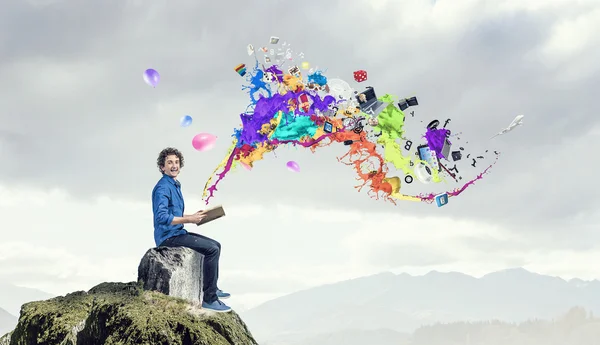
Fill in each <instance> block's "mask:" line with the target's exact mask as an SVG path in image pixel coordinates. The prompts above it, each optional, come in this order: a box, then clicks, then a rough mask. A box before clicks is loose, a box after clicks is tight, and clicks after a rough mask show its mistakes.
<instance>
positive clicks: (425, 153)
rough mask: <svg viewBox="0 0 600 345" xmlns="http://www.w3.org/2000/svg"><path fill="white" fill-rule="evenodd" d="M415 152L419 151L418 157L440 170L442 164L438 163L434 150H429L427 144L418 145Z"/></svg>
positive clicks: (438, 159)
mask: <svg viewBox="0 0 600 345" xmlns="http://www.w3.org/2000/svg"><path fill="white" fill-rule="evenodd" d="M417 152H418V153H419V158H420V159H421V160H422V161H425V162H427V164H429V165H430V166H431V167H432V168H433V169H437V171H438V172H439V171H442V166H441V165H440V158H439V157H438V156H437V155H436V154H435V151H431V149H430V148H429V145H420V146H418V147H417Z"/></svg>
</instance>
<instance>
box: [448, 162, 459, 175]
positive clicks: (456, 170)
mask: <svg viewBox="0 0 600 345" xmlns="http://www.w3.org/2000/svg"><path fill="white" fill-rule="evenodd" d="M448 171H454V172H455V173H457V174H458V169H456V164H454V166H453V167H452V168H450V169H448Z"/></svg>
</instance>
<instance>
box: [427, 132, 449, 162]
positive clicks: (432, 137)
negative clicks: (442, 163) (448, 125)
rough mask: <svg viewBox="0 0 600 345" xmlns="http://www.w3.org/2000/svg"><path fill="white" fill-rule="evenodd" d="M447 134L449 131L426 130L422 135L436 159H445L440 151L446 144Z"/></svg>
mask: <svg viewBox="0 0 600 345" xmlns="http://www.w3.org/2000/svg"><path fill="white" fill-rule="evenodd" d="M449 132H450V131H449V130H447V129H443V128H442V129H431V128H427V132H426V133H425V135H424V137H425V139H426V140H427V145H428V146H429V149H430V150H432V151H435V153H436V155H437V156H438V157H442V158H447V157H444V154H443V153H442V149H443V148H444V143H445V142H446V138H448V135H449Z"/></svg>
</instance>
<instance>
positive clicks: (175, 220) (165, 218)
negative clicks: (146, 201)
mask: <svg viewBox="0 0 600 345" xmlns="http://www.w3.org/2000/svg"><path fill="white" fill-rule="evenodd" d="M168 193H169V191H168V190H167V188H165V187H162V186H161V187H158V188H157V189H156V192H155V193H154V200H153V204H154V205H153V211H154V220H156V222H157V223H158V224H161V225H176V224H186V223H191V222H190V220H189V218H190V217H189V216H185V215H184V216H183V217H175V216H174V215H172V214H170V213H169V196H168Z"/></svg>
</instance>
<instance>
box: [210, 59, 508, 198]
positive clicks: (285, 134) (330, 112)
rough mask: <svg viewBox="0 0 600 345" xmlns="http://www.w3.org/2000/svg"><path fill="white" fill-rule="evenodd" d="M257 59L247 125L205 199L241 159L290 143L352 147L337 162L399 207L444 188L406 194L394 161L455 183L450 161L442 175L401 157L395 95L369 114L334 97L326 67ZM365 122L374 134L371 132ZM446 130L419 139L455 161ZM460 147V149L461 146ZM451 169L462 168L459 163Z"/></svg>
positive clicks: (400, 115) (246, 163) (407, 170)
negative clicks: (306, 68) (306, 70)
mask: <svg viewBox="0 0 600 345" xmlns="http://www.w3.org/2000/svg"><path fill="white" fill-rule="evenodd" d="M288 52H289V48H288ZM302 57H303V56H302ZM255 58H256V59H257V60H256V63H255V67H254V68H253V70H252V71H248V72H247V76H246V81H247V82H248V84H247V85H244V86H242V90H246V91H247V92H248V94H249V96H250V104H249V106H248V108H247V109H246V112H245V113H243V114H241V115H240V118H241V121H242V127H241V128H237V129H234V133H233V135H232V137H233V142H232V144H231V147H230V148H229V152H228V153H227V156H226V157H225V158H224V159H223V161H222V162H221V163H220V164H219V165H218V166H217V168H216V169H215V171H214V172H213V174H212V175H211V177H210V178H209V179H208V181H207V182H206V185H205V187H204V193H203V199H204V201H205V202H206V204H208V203H209V200H210V199H211V198H212V197H213V196H214V194H215V192H216V191H217V185H218V184H219V182H221V181H222V180H223V179H224V178H225V176H226V175H227V173H228V172H229V171H231V170H232V169H233V168H235V167H236V165H237V164H238V163H239V164H240V165H242V166H243V167H244V168H246V169H247V170H250V169H252V167H253V165H254V163H255V162H256V161H259V160H262V159H263V158H264V156H265V154H266V153H269V152H272V151H274V150H276V149H277V148H278V147H280V146H281V145H288V144H292V145H294V146H297V145H299V146H302V147H305V148H309V149H310V150H311V151H312V152H313V153H314V152H316V150H317V149H318V148H320V147H324V146H329V145H331V144H343V145H346V146H348V152H347V153H346V154H344V155H342V156H341V157H339V158H338V161H340V162H341V163H343V164H346V165H348V166H351V167H352V168H353V169H354V170H355V171H356V173H357V175H358V180H359V181H360V184H359V185H357V186H355V188H356V189H358V191H362V190H363V189H365V188H367V189H368V191H367V194H368V195H370V196H371V197H372V198H375V199H380V198H381V199H384V200H386V201H390V202H392V203H394V204H396V200H409V201H422V202H427V203H432V202H433V201H434V200H435V196H436V195H439V194H440V193H421V194H418V195H410V194H404V193H402V192H401V181H402V178H400V177H399V176H388V172H389V169H388V167H390V166H393V167H394V168H395V169H396V170H398V171H401V172H402V173H404V174H405V175H406V176H410V177H411V178H410V181H412V180H413V179H412V177H414V176H415V174H414V166H415V165H416V164H425V165H426V166H427V167H428V169H427V170H428V171H429V172H430V173H431V181H432V182H434V183H439V182H443V181H444V179H443V178H442V176H441V174H449V175H450V176H451V177H452V178H453V179H454V180H455V181H458V180H457V179H456V175H457V174H454V173H452V172H450V171H449V170H448V169H447V168H446V167H445V166H444V170H440V171H439V172H438V170H436V169H434V168H432V167H431V166H430V164H429V163H428V162H427V161H425V160H421V159H420V158H414V157H415V156H417V155H411V154H410V153H409V154H408V155H404V154H403V148H406V147H407V146H404V144H401V142H402V141H405V142H406V140H407V139H406V135H405V134H406V133H405V132H404V121H405V114H404V112H403V111H402V110H400V109H399V108H398V107H396V105H395V104H394V103H395V102H397V101H398V99H396V98H395V97H394V96H392V95H389V94H386V95H384V96H382V97H379V98H376V99H371V100H368V101H369V102H375V101H378V102H380V103H379V104H380V105H383V106H381V107H380V108H379V109H378V112H377V114H374V113H372V112H370V111H369V112H368V113H370V115H369V114H367V112H365V111H364V109H362V108H360V105H359V103H357V101H356V100H354V99H350V100H349V99H344V98H342V97H337V98H336V97H335V96H334V95H332V94H329V87H328V85H327V82H328V79H327V77H326V76H325V75H324V74H323V72H322V71H320V70H318V71H316V72H311V73H310V74H309V75H308V76H307V80H304V78H303V76H302V73H301V72H300V69H299V68H298V67H297V66H293V65H292V66H290V67H288V68H287V70H288V73H286V72H284V70H286V68H284V67H283V64H285V63H286V62H287V61H285V62H284V61H274V62H273V63H272V64H271V65H270V66H268V67H266V68H265V67H264V66H262V69H261V68H259V63H258V57H255ZM267 60H268V61H270V58H268V57H267V55H265V61H267ZM288 60H293V59H288ZM332 89H333V88H332ZM341 91H343V92H344V93H347V94H348V93H350V94H352V93H355V92H354V90H341ZM341 91H340V90H339V87H338V86H337V85H336V90H335V92H336V93H338V94H339V93H340V92H341ZM358 98H359V97H357V99H358ZM386 104H387V105H386ZM248 109H252V110H251V111H248ZM369 124H371V125H374V126H370V125H369ZM368 126H370V127H371V128H370V130H371V131H372V132H373V133H377V134H375V135H369V134H368V131H367V129H366V127H368ZM449 134H450V132H449V130H446V129H437V128H427V130H426V132H425V133H424V134H421V135H420V136H419V137H420V138H424V139H425V140H426V142H427V143H426V144H427V145H428V146H429V149H430V151H431V152H435V154H436V155H437V156H438V157H439V158H442V159H444V160H445V161H448V162H450V160H449V159H450V158H449V157H444V154H443V148H444V145H445V143H446V142H448V143H450V142H449V139H448V138H449ZM411 144H412V143H411ZM450 144H451V143H450ZM417 146H418V145H414V147H417ZM380 148H383V152H382V153H380V152H379V151H378V150H379V149H380ZM460 149H461V150H462V147H461V148H460ZM412 150H415V149H414V148H413V149H412ZM408 151H410V150H408ZM486 152H487V151H486ZM495 154H496V157H495V160H494V161H493V163H492V164H490V165H489V166H487V167H486V168H485V169H484V170H483V171H482V172H480V173H479V174H477V175H476V177H475V178H473V179H471V180H469V181H467V182H464V183H463V184H462V186H460V187H458V188H454V189H452V190H450V191H447V192H446V193H447V195H448V197H456V196H458V195H460V194H461V193H462V192H464V191H465V190H466V189H467V188H468V187H469V186H472V185H473V184H474V183H475V182H476V181H477V180H480V179H482V178H483V175H485V174H486V173H488V171H489V170H490V169H491V168H492V166H493V165H494V164H495V163H496V162H497V160H498V156H499V154H498V153H497V152H495ZM411 157H413V158H411ZM417 157H419V156H417ZM453 157H454V156H453ZM479 158H483V157H479ZM454 160H455V161H456V159H454ZM440 162H441V160H440ZM440 164H442V165H443V163H440ZM365 167H366V168H365ZM453 169H454V170H455V171H456V172H458V170H456V165H455V166H454V168H453ZM459 178H460V179H462V177H459ZM405 180H406V179H405Z"/></svg>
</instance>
